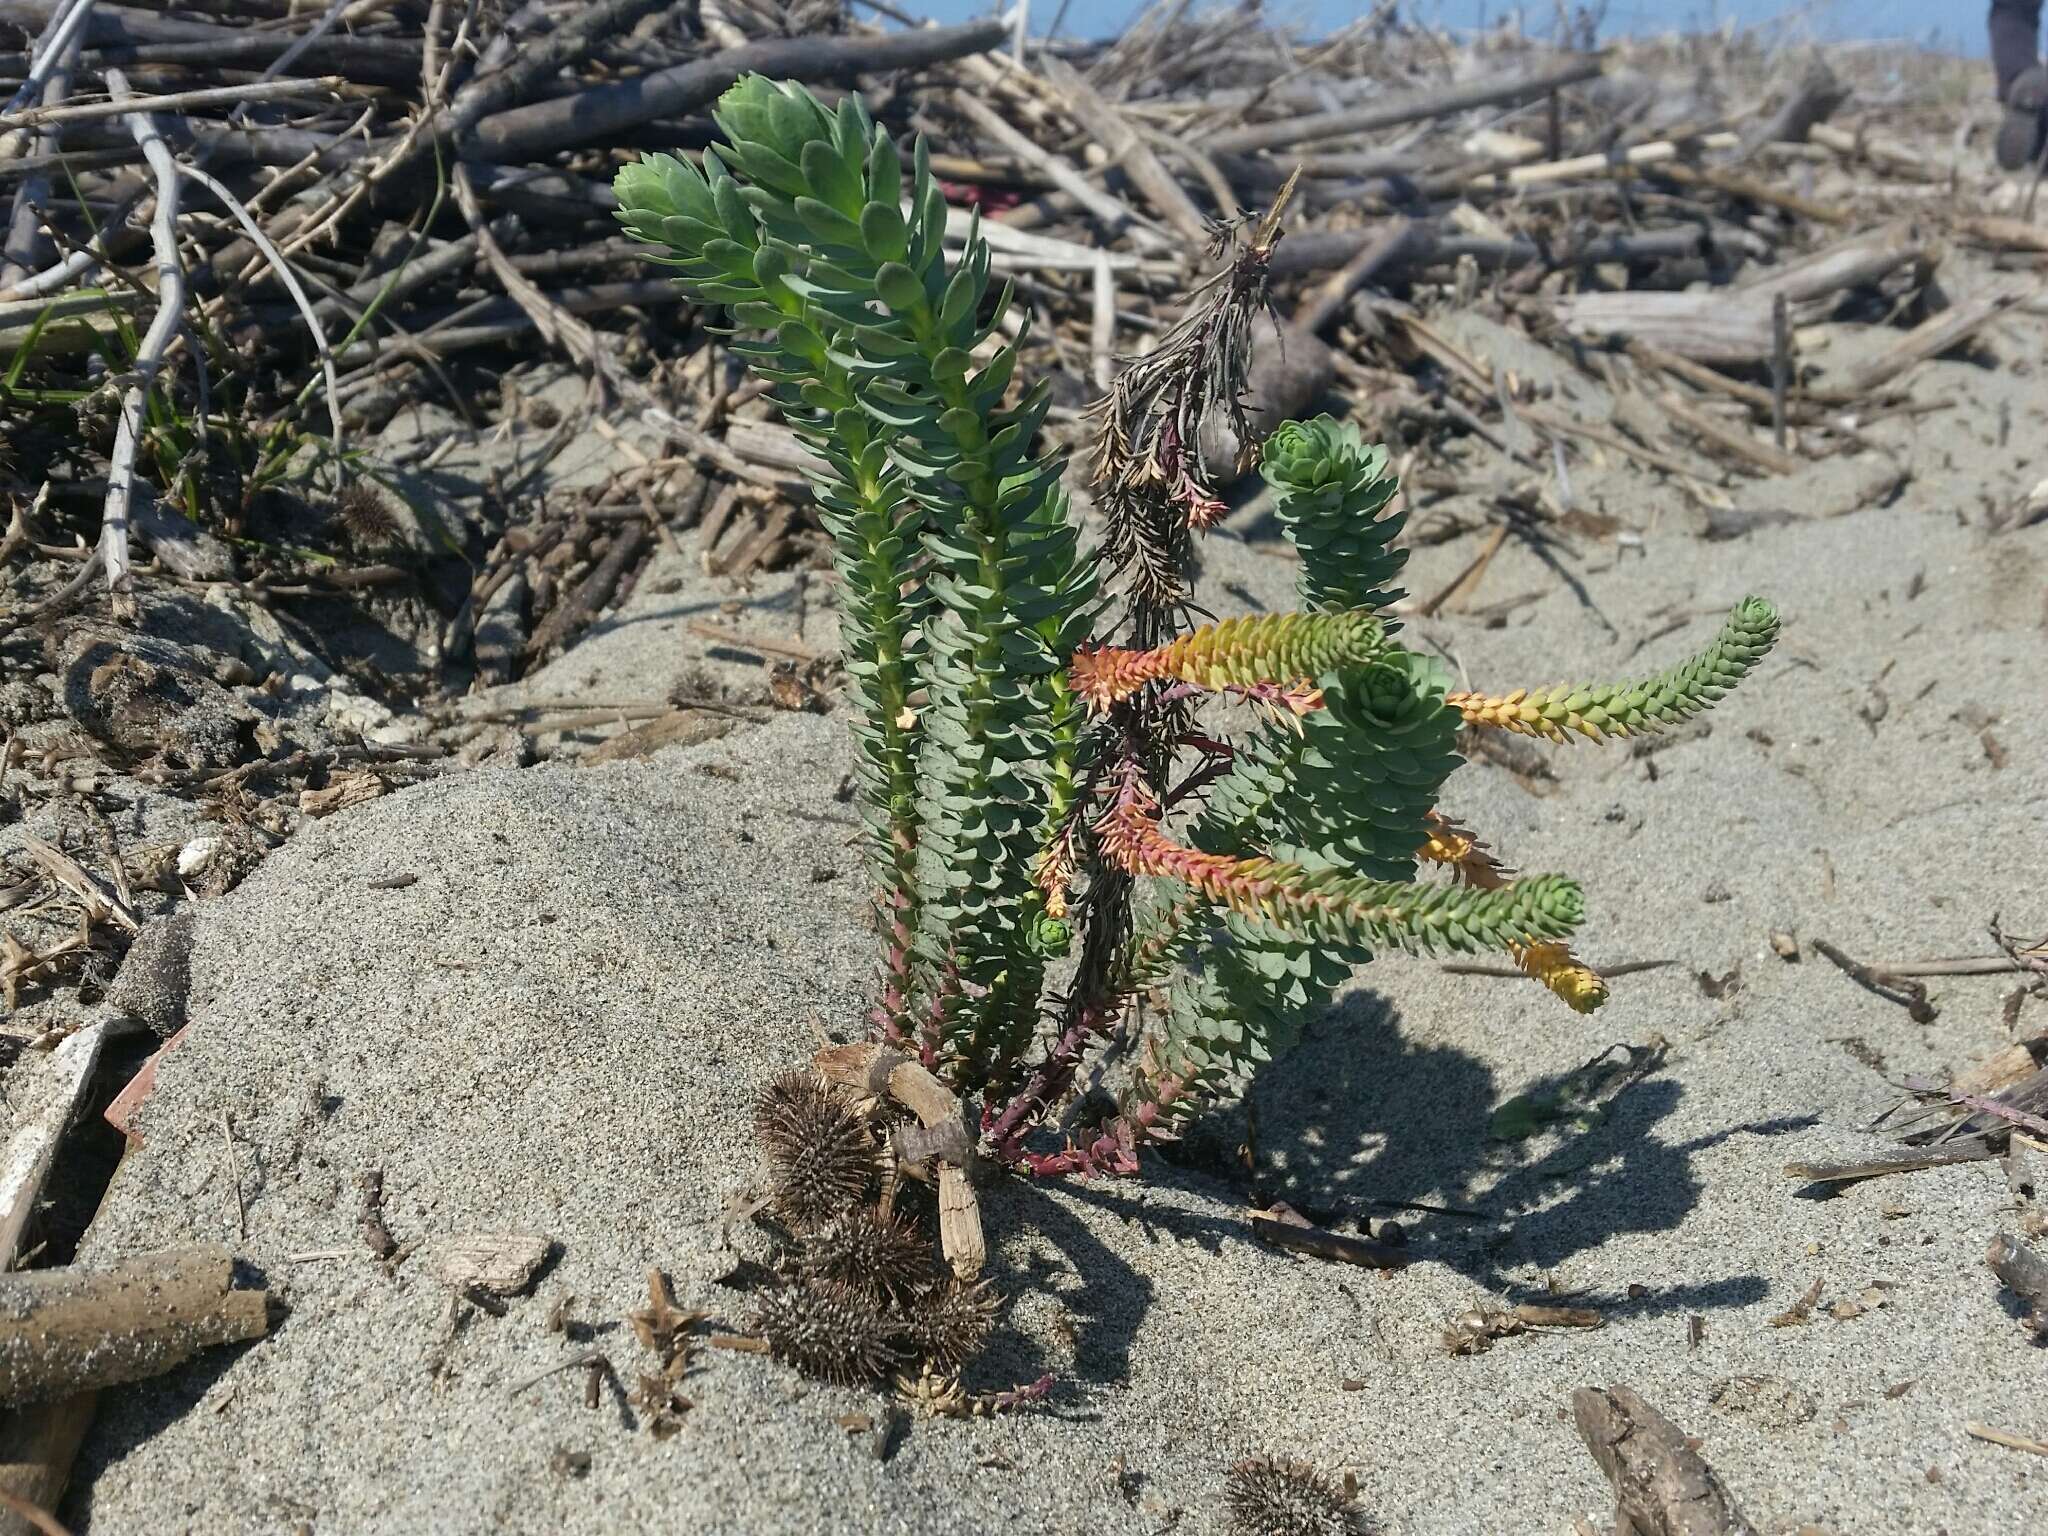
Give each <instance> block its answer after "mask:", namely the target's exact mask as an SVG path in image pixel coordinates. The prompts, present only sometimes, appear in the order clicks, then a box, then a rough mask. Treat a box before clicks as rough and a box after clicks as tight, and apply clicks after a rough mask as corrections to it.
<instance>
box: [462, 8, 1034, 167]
mask: <svg viewBox="0 0 2048 1536" xmlns="http://www.w3.org/2000/svg"><path fill="white" fill-rule="evenodd" d="M1008 36H1009V28H1008V27H1007V26H1005V25H1004V24H1003V23H1002V22H999V21H977V22H972V23H969V24H968V25H966V26H960V27H930V28H919V29H917V30H914V31H908V32H892V33H888V34H886V35H884V36H881V37H871V36H870V37H862V36H858V35H854V36H847V37H797V38H777V39H774V40H772V41H769V42H762V43H749V44H747V45H746V46H745V47H743V48H730V49H727V50H726V51H725V52H723V53H714V54H712V55H711V56H710V57H709V58H706V59H694V60H692V61H691V62H690V63H688V64H680V65H677V66H676V67H675V68H673V69H661V70H655V71H654V72H652V73H651V74H645V75H640V76H638V77H636V78H634V79H631V80H621V81H617V82H614V83H612V84H609V85H598V86H592V87H591V88H590V89H588V90H584V91H578V92H577V93H576V94H575V95H573V96H565V97H561V98H559V99H557V100H554V101H542V102H535V103H533V104H532V105H530V106H525V107H515V108H513V109H512V110H510V111H508V112H500V113H497V114H495V115H493V116H490V117H486V118H484V119H482V120H481V121H480V122H479V123H478V124H477V126H476V131H475V133H473V134H472V135H471V136H470V138H469V141H468V142H467V144H466V145H465V146H464V148H465V150H466V151H467V152H468V153H470V154H473V155H476V156H478V157H481V158H483V159H489V160H500V161H503V160H517V159H523V158H524V157H526V156H528V155H534V154H542V153H550V152H553V151H555V150H559V149H566V148H570V147H572V146H575V145H578V144H588V143H590V142H592V141H593V140H596V139H602V138H604V137H605V136H606V135H609V134H615V133H618V132H620V131H622V130H624V129H628V128H633V127H637V126H638V125H639V124H641V123H647V122H652V121H653V120H654V119H656V118H661V117H683V116H687V115H688V114H689V113H692V112H696V111H700V110H702V109H703V108H705V107H707V106H709V105H710V104H711V103H712V102H714V101H716V100H717V99H718V97H719V95H720V93H721V92H723V91H724V90H725V88H726V87H727V86H729V85H731V84H732V83H733V82H734V81H735V80H737V79H739V77H740V76H741V75H744V74H749V73H759V74H763V75H769V76H772V77H774V78H776V79H779V80H784V79H786V80H836V79H843V78H846V77H847V76H850V75H856V74H861V73H870V74H873V73H879V72H880V71H883V70H890V69H917V68H921V67H923V66H925V65H928V64H936V63H940V62H942V61H944V60H947V59H957V58H959V57H961V56H962V55H963V54H969V53H980V52H983V51H984V50H986V49H989V48H994V47H996V46H998V45H999V44H1000V43H1002V41H1003V40H1004V39H1005V38H1006V37H1008Z"/></svg>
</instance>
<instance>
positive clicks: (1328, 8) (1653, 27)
mask: <svg viewBox="0 0 2048 1536" xmlns="http://www.w3.org/2000/svg"><path fill="white" fill-rule="evenodd" d="M1197 3H1198V4H1199V3H1200V0H1197ZM896 5H897V8H898V9H900V10H904V11H907V12H910V13H912V14H915V15H920V16H930V17H932V18H934V19H936V20H939V21H966V20H969V19H970V18H973V17H977V16H986V15H989V14H991V13H992V12H994V11H996V10H998V9H1000V8H1001V7H1000V6H997V5H995V4H992V3H990V0H896ZM1059 8H1060V4H1059V0H1031V13H1032V20H1033V22H1034V24H1035V25H1036V26H1037V27H1038V28H1039V29H1040V30H1043V29H1044V27H1045V26H1046V25H1047V24H1048V23H1049V22H1050V21H1051V19H1052V17H1053V14H1054V13H1055V12H1056V11H1058V10H1059ZM1595 8H1597V0H1596V4H1595ZM1143 9H1144V3H1143V0H1071V3H1070V4H1069V5H1068V6H1067V23H1066V28H1065V30H1066V31H1067V32H1069V33H1079V34H1082V35H1087V34H1089V33H1093V34H1096V35H1102V34H1106V33H1112V32H1118V31H1121V30H1122V29H1123V27H1124V25H1125V24H1126V23H1127V22H1128V21H1129V20H1130V19H1131V17H1132V16H1134V15H1136V14H1137V13H1138V12H1139V11H1141V10H1143ZM1517 9H1519V10H1520V11H1521V13H1522V17H1523V26H1524V28H1525V29H1526V30H1527V31H1529V32H1531V33H1533V34H1536V35H1539V36H1544V35H1548V33H1549V30H1550V27H1551V25H1552V23H1551V18H1553V17H1554V16H1555V15H1556V14H1557V5H1556V0H1542V3H1530V4H1524V5H1522V6H1520V7H1517V6H1515V5H1513V4H1508V3H1504V0H1404V4H1403V10H1404V12H1405V13H1406V14H1408V15H1411V16H1413V17H1416V18H1418V19H1420V20H1426V21H1430V22H1434V23H1436V24H1438V25H1442V26H1449V27H1471V26H1476V25H1478V24H1480V23H1481V22H1482V21H1497V20H1498V19H1500V18H1501V17H1502V16H1503V15H1509V14H1512V13H1513V12H1514V11H1516V10H1517ZM1371 10H1372V0H1268V4H1267V11H1268V13H1269V14H1271V15H1272V16H1274V17H1276V18H1283V19H1299V20H1300V21H1302V22H1304V23H1305V24H1306V25H1307V26H1308V28H1309V29H1310V30H1311V31H1322V30H1326V29H1328V28H1330V27H1334V26H1342V25H1343V24H1344V23H1346V22H1348V21H1353V20H1355V19H1357V18H1358V17H1359V16H1362V15H1366V14H1368V13H1370V11H1371ZM1984 10H1985V7H1984V3H1983V0H1969V3H1968V4H1965V5H1960V6H1958V5H1941V6H1929V5H1928V4H1926V0H1803V3H1801V0H1791V3H1787V0H1614V3H1613V4H1610V5H1609V6H1607V8H1606V28H1605V30H1606V32H1607V33H1608V34H1609V35H1621V34H1626V33H1631V32H1663V31H1670V30H1672V29H1680V30H1686V31H1698V30H1701V29H1702V28H1705V27H1712V26H1716V25H1719V24H1720V23H1723V22H1726V21H1730V20H1732V21H1734V22H1736V23H1737V24H1738V25H1743V26H1755V25H1768V24H1773V23H1775V24H1780V25H1785V26H1788V27H1789V28H1791V29H1793V30H1795V31H1796V32H1799V33H1803V34H1804V35H1806V36H1811V37H1818V38H1827V39H1841V38H1873V37H1884V38H1910V39H1911V40H1913V41H1915V42H1919V43H1925V44H1929V45H1931V46H1934V47H1939V48H1943V49H1946V50H1948V51H1950V52H1955V53H1968V54H1981V53H1983V51H1984Z"/></svg>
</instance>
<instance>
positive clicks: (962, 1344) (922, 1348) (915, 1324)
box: [910, 1280, 1001, 1371]
mask: <svg viewBox="0 0 2048 1536" xmlns="http://www.w3.org/2000/svg"><path fill="white" fill-rule="evenodd" d="M1000 1302H1001V1298H999V1297H998V1296H997V1295H996V1294H995V1292H994V1291H992V1290H990V1289H989V1285H988V1282H987V1281H986V1280H983V1281H980V1282H978V1283H976V1284H974V1285H962V1284H960V1283H959V1282H958V1281H957V1280H954V1281H948V1282H947V1283H946V1284H945V1285H943V1286H938V1287H936V1288H934V1289H933V1290H932V1291H931V1292H929V1293H928V1294H927V1295H925V1296H923V1297H921V1298H920V1299H919V1301H918V1304H917V1305H916V1306H915V1307H913V1308H912V1309H911V1313H910V1339H911V1343H912V1344H913V1345H914V1346H915V1347H916V1349H917V1352H918V1355H919V1356H920V1357H921V1358H922V1359H924V1360H926V1361H928V1362H929V1363H931V1364H933V1365H936V1366H938V1367H940V1368H941V1369H942V1370H949V1371H953V1370H958V1369H959V1368H960V1367H961V1366H963V1365H965V1364H967V1362H968V1361H970V1360H972V1359H973V1358H974V1357H975V1356H976V1355H978V1354H980V1353H981V1347H982V1345H984V1344H986V1343H987V1342H988V1336H989V1334H990V1332H991V1331H992V1330H993V1329H994V1328H995V1325H996V1308H997V1307H998V1305H1000Z"/></svg>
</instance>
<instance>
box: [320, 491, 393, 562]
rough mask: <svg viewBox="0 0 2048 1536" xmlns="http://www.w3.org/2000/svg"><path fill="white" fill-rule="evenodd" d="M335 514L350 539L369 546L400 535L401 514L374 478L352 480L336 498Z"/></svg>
mask: <svg viewBox="0 0 2048 1536" xmlns="http://www.w3.org/2000/svg"><path fill="white" fill-rule="evenodd" d="M334 516H335V519H336V521H338V522H339V523H340V524H341V526H342V530H343V531H344V532H345V533H347V534H348V536H349V540H350V542H352V543H354V544H356V545H358V546H362V547H367V548H375V547H376V546H378V545H380V544H389V543H391V542H392V540H394V539H396V538H397V537H398V517H397V514H395V513H394V512H393V511H392V510H391V503H390V502H389V501H387V500H386V499H385V497H384V491H383V489H382V488H381V487H380V486H379V485H378V484H377V483H376V482H375V481H374V480H362V479H357V480H351V481H349V482H348V484H346V485H344V486H343V487H342V488H341V494H340V495H339V496H337V497H336V498H335V500H334Z"/></svg>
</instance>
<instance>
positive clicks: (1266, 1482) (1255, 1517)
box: [1223, 1456, 1362, 1536]
mask: <svg viewBox="0 0 2048 1536" xmlns="http://www.w3.org/2000/svg"><path fill="white" fill-rule="evenodd" d="M1223 1506H1224V1508H1225V1509H1226V1510H1228V1511H1229V1513H1230V1529H1231V1532H1232V1533H1233V1536H1357V1533H1358V1532H1359V1531H1360V1530H1361V1529H1362V1527H1361V1526H1360V1525H1359V1522H1358V1517H1357V1515H1356V1514H1355V1513H1354V1512H1353V1510H1352V1508H1351V1495H1350V1494H1349V1493H1348V1492H1347V1491H1346V1490H1344V1489H1343V1488H1340V1487H1338V1486H1337V1485H1336V1484H1335V1483H1332V1482H1331V1481H1330V1480H1329V1479H1328V1478H1326V1477H1324V1476H1323V1475H1322V1474H1321V1473H1320V1472H1318V1471H1317V1470H1316V1469H1315V1468H1314V1467H1312V1466H1310V1465H1309V1464H1308V1463H1307V1462H1305V1461H1282V1460H1279V1459H1278V1458H1276V1457H1272V1456H1247V1457H1246V1458H1245V1459H1244V1460H1243V1461H1240V1462H1239V1463H1238V1464H1237V1465H1236V1466H1234V1467H1232V1468H1231V1469H1230V1474H1229V1476H1227V1477H1225V1478H1224V1480H1223Z"/></svg>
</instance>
